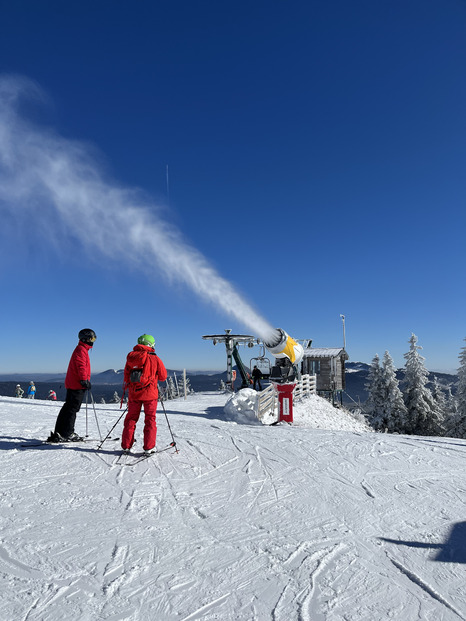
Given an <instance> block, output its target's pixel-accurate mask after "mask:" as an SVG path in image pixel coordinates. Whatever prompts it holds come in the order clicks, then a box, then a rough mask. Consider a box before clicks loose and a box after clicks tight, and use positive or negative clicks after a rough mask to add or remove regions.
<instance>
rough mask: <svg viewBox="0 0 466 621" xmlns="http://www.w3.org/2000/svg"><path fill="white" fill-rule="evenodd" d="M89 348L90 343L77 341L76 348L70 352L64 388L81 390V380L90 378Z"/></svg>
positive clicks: (90, 346)
mask: <svg viewBox="0 0 466 621" xmlns="http://www.w3.org/2000/svg"><path fill="white" fill-rule="evenodd" d="M91 348H92V345H88V344H87V343H83V342H82V341H79V343H78V345H77V347H76V349H75V350H74V352H73V353H72V354H71V359H70V363H69V365H68V371H67V373H66V378H65V388H66V389H67V390H82V389H83V387H82V386H81V380H90V379H91V361H90V360H89V350H90V349H91Z"/></svg>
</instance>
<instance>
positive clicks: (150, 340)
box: [138, 334, 155, 347]
mask: <svg viewBox="0 0 466 621" xmlns="http://www.w3.org/2000/svg"><path fill="white" fill-rule="evenodd" d="M138 343H139V345H149V347H155V339H154V337H153V336H151V335H150V334H143V335H142V336H140V337H139V338H138Z"/></svg>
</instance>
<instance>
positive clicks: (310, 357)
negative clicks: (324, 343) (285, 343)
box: [301, 347, 349, 402]
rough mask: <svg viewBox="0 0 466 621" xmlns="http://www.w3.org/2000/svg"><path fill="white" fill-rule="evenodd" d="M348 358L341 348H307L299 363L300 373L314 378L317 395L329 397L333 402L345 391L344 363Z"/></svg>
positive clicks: (341, 399)
mask: <svg viewBox="0 0 466 621" xmlns="http://www.w3.org/2000/svg"><path fill="white" fill-rule="evenodd" d="M346 360H349V356H348V354H347V353H346V351H345V350H344V348H343V347H307V348H305V349H304V356H303V359H302V362H301V373H308V374H309V375H315V376H316V390H317V393H318V394H324V395H326V396H329V397H331V399H332V401H333V402H335V398H336V396H337V395H338V394H339V395H340V402H342V401H343V395H342V391H343V390H345V388H346V384H345V361H346Z"/></svg>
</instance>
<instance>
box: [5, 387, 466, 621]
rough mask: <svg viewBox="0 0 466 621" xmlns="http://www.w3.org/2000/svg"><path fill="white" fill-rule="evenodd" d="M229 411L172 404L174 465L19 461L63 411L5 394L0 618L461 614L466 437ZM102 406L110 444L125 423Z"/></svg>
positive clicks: (43, 452) (301, 410)
mask: <svg viewBox="0 0 466 621" xmlns="http://www.w3.org/2000/svg"><path fill="white" fill-rule="evenodd" d="M226 399H227V397H226V396H225V395H223V394H219V393H207V394H195V395H192V396H190V397H188V399H187V400H182V399H180V400H178V401H170V402H167V403H166V409H167V414H168V420H169V422H170V425H171V428H172V431H173V433H174V435H175V438H176V441H177V445H178V448H179V453H174V452H173V451H166V452H164V453H161V454H159V455H156V456H154V457H151V458H150V459H148V460H146V461H144V462H141V463H139V464H137V465H135V466H133V467H128V466H122V465H119V464H117V463H116V462H117V453H118V444H119V443H118V442H116V441H110V440H109V441H107V442H106V443H105V444H104V446H103V450H102V451H101V452H99V453H97V452H96V451H95V447H96V446H97V442H89V443H86V444H81V445H65V446H47V445H46V446H43V447H38V448H22V447H21V445H22V444H27V443H29V442H30V441H31V440H32V439H34V438H43V437H46V436H47V435H48V433H49V431H50V430H51V429H53V426H54V422H55V418H56V415H57V413H58V408H59V406H60V405H61V404H57V403H50V402H45V401H42V402H41V401H28V400H24V399H22V400H18V399H14V398H10V397H0V417H1V422H2V436H1V437H0V449H1V450H0V460H1V462H0V466H1V467H0V480H1V485H0V499H1V511H0V515H1V517H0V526H1V529H0V591H1V598H0V618H1V619H2V620H5V621H13V620H15V621H16V620H20V621H63V620H66V621H70V620H76V621H78V620H79V621H95V620H108V621H117V620H119V621H120V620H128V621H129V620H134V621H136V620H138V621H139V620H148V621H149V620H150V621H154V620H155V621H164V620H167V621H172V620H173V621H175V620H177V621H188V620H194V619H197V620H200V619H202V620H213V619H216V620H221V621H229V620H257V621H265V620H269V619H270V620H274V621H290V620H299V621H321V620H329V621H330V620H331V621H377V620H385V619H394V620H396V621H411V620H422V621H439V620H442V621H449V620H452V621H453V620H455V621H456V620H457V619H466V517H465V516H466V506H465V499H466V496H465V495H464V494H465V489H466V475H465V466H464V464H465V462H464V461H463V460H464V459H465V458H466V441H462V440H457V439H448V438H442V439H436V438H426V437H422V438H420V437H407V436H389V435H381V434H376V433H371V432H369V431H367V430H366V429H365V427H364V425H363V423H361V422H357V421H355V420H354V419H352V418H351V417H350V416H349V415H348V414H346V413H345V412H344V411H341V410H335V409H333V408H331V406H330V405H329V404H328V403H326V402H324V401H322V400H321V399H319V398H317V397H312V398H310V399H309V400H308V401H307V402H302V403H301V404H298V405H297V406H296V411H295V418H296V424H295V425H293V426H290V425H286V424H285V425H284V424H281V425H277V426H272V427H270V426H263V425H261V424H258V423H257V422H256V421H254V420H250V421H248V419H247V416H244V412H243V413H242V415H241V416H238V420H237V421H236V422H235V421H234V420H232V415H231V407H230V408H228V410H227V412H225V411H224V405H225V402H226ZM230 406H231V404H230ZM96 408H97V411H96V413H97V417H98V421H99V426H100V429H101V432H102V434H106V433H107V430H109V429H110V428H111V427H112V426H113V425H114V424H115V422H116V421H117V419H118V417H119V416H120V411H119V410H118V406H117V405H114V404H113V405H100V404H99V405H97V406H96ZM141 422H142V421H141ZM85 425H86V411H85V407H84V408H83V409H82V411H81V412H80V414H79V415H78V423H77V427H76V430H77V431H78V432H79V433H81V434H84V433H85V431H86V426H85ZM121 425H122V423H120V424H119V425H118V426H117V427H116V429H115V432H114V434H113V436H115V435H120V433H121ZM158 426H159V434H158V445H159V447H162V446H165V445H167V444H168V443H169V442H170V440H171V437H170V433H169V430H168V427H167V423H166V419H165V416H164V414H163V410H162V409H160V408H159V414H158ZM88 428H89V434H90V435H91V436H92V437H93V438H98V434H99V432H98V430H97V425H96V420H95V415H94V411H93V410H92V409H91V408H89V410H88ZM137 434H138V435H137V437H138V446H139V447H141V434H142V425H141V423H140V424H139V426H138V430H137Z"/></svg>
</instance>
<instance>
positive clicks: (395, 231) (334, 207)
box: [0, 0, 466, 373]
mask: <svg viewBox="0 0 466 621" xmlns="http://www.w3.org/2000/svg"><path fill="white" fill-rule="evenodd" d="M465 67H466V2H465V1H464V0H443V1H442V2H438V1H433V0H376V1H371V0H367V1H362V0H354V1H352V2H348V1H347V0H338V1H336V0H328V1H326V2H315V1H314V0H306V1H304V0H301V1H295V0H290V1H289V2H286V3H285V2H271V1H267V2H265V1H253V2H245V1H243V0H240V1H238V2H235V3H225V2H218V1H213V0H207V1H200V2H191V1H186V0H185V1H177V0H173V1H171V2H163V3H162V2H149V1H144V2H141V1H139V2H138V1H132V2H129V1H126V0H121V1H120V0H119V1H99V0H95V1H93V2H89V1H86V0H84V1H81V2H79V3H77V2H76V3H70V2H62V1H50V2H47V3H42V2H35V1H32V0H28V1H23V0H16V2H6V1H1V2H0V77H2V79H3V80H5V79H6V80H11V79H12V78H11V76H16V78H15V79H19V80H22V81H23V82H24V83H26V84H27V83H28V82H27V81H32V83H34V84H36V85H37V87H38V88H40V89H41V95H40V98H39V97H37V95H36V97H35V98H34V97H32V98H29V99H27V98H24V99H23V104H22V105H21V106H19V105H18V106H16V107H14V109H15V114H17V115H18V118H21V119H22V120H23V121H24V123H25V124H26V127H32V128H34V131H35V132H37V133H38V135H43V136H55V137H58V138H57V140H59V141H60V142H59V143H55V144H61V145H62V147H63V145H67V147H66V148H70V149H72V145H76V144H80V145H81V146H80V149H81V151H82V152H84V153H85V156H83V157H84V159H85V160H86V162H89V167H92V168H93V169H96V170H98V175H99V179H101V180H102V179H103V180H104V181H103V184H104V187H105V188H108V192H107V195H108V196H111V195H112V192H111V190H112V188H119V189H120V190H121V189H122V188H128V189H139V190H140V191H141V193H144V196H145V199H146V200H147V202H148V203H153V204H154V207H153V210H154V213H155V212H157V219H158V220H157V221H158V222H162V223H166V225H167V226H168V227H169V228H170V230H173V229H177V230H179V232H180V234H181V235H182V237H183V239H184V240H185V242H186V243H187V244H189V245H190V246H192V247H194V248H196V249H197V251H199V252H200V253H201V254H202V255H204V257H206V259H207V261H208V262H209V263H210V264H211V265H212V266H213V267H214V268H215V269H216V270H217V271H218V273H219V274H220V275H221V276H222V277H223V278H225V279H226V280H227V281H229V282H230V283H231V284H232V285H233V287H234V288H235V289H236V290H237V291H238V292H239V293H240V295H241V296H242V297H243V298H244V299H245V300H247V301H248V302H249V303H250V304H251V305H252V306H253V307H254V309H256V310H257V312H258V313H259V314H260V315H261V316H263V317H264V318H265V320H266V321H268V322H270V323H271V325H273V326H278V327H281V328H283V329H285V330H286V331H287V332H289V333H290V334H291V335H292V336H294V337H295V338H312V339H313V341H314V345H315V346H321V347H326V346H329V347H332V346H338V345H341V344H342V324H341V320H340V314H344V315H345V316H346V337H347V350H348V353H349V355H350V359H351V360H353V361H356V360H360V361H364V362H370V360H371V359H372V357H373V356H374V355H375V354H376V353H378V354H379V355H383V353H384V351H385V350H386V349H388V350H389V351H390V353H391V354H392V356H393V358H394V361H395V364H396V365H397V366H402V365H403V364H404V359H403V354H404V353H405V352H406V351H408V349H409V344H408V340H409V338H410V336H411V333H412V332H414V333H415V334H416V335H417V336H418V338H419V344H420V345H422V346H423V352H422V353H423V355H424V356H425V358H426V366H427V368H429V369H432V370H453V369H456V368H457V366H458V355H459V352H460V349H461V347H463V346H464V342H463V339H464V337H466V322H465V305H466V304H465V303H466V294H465V285H464V280H465V277H464V271H465V259H466V250H465V247H466V244H465V237H466V216H465V213H466V209H465V208H466V205H465V197H466V175H465V170H466V114H465V111H466V77H465V71H464V69H465ZM29 84H30V82H29ZM29 90H30V89H29ZM0 93H1V85H0ZM8 119H9V117H8V114H7V113H4V114H3V115H2V117H0V123H1V124H0V132H1V131H2V130H3V129H4V128H5V126H6V125H8V123H9V120H8ZM0 135H1V134H0ZM25 136H27V133H26V134H25V133H23V134H21V138H18V140H17V141H12V142H13V144H10V145H9V146H8V147H5V144H4V143H2V144H3V146H2V153H1V154H0V155H1V157H0V162H2V158H3V162H5V157H6V155H5V153H6V151H7V150H8V149H12V150H13V151H14V150H15V149H16V148H17V147H18V145H19V143H20V142H21V143H24V142H25ZM44 140H45V139H44ZM26 141H27V140H26ZM9 153H10V152H9ZM18 162H20V164H19V166H20V165H21V156H18ZM167 166H168V171H169V174H168V181H169V183H168V188H167V175H166V170H167ZM29 167H30V164H29V162H28V161H26V162H25V163H24V164H23V168H24V169H25V170H23V171H21V172H22V174H23V175H26V174H27V172H28V170H29ZM0 170H2V182H3V186H5V184H6V185H7V186H9V185H10V184H9V183H8V175H10V173H11V170H10V169H9V168H3V169H2V164H1V163H0ZM19 178H20V175H19V174H18V175H16V176H13V178H12V181H11V187H9V194H8V196H9V197H11V196H13V195H14V196H15V201H16V200H17V203H16V202H15V204H14V205H13V203H12V202H11V201H10V200H9V199H8V198H5V194H4V195H3V200H0V210H1V212H2V220H3V224H2V225H1V231H0V242H1V247H0V259H1V262H0V288H1V294H2V296H1V297H2V322H1V326H0V339H1V355H0V372H3V373H7V372H20V371H21V372H23V371H24V372H29V371H31V372H32V371H36V372H48V371H63V370H65V369H66V365H67V363H68V359H69V356H70V354H71V351H72V349H73V348H74V346H75V343H76V341H77V338H76V335H77V332H78V331H79V329H81V328H83V327H92V328H93V329H94V330H95V331H96V333H97V336H98V340H97V343H96V346H95V347H94V351H93V353H92V365H93V370H94V371H103V370H105V369H107V368H121V367H122V366H123V364H124V360H125V356H126V353H127V352H128V351H129V350H130V349H131V347H132V346H133V345H134V344H135V342H136V339H137V336H139V334H141V333H143V332H149V333H151V334H153V335H154V336H155V338H156V341H157V351H158V353H159V355H160V356H161V357H162V359H163V360H164V362H165V363H166V365H167V366H169V367H170V368H183V367H186V368H188V369H202V368H204V369H219V368H223V367H224V365H225V355H224V351H222V350H221V348H219V347H218V346H217V348H214V347H213V346H212V345H211V343H209V342H205V341H203V340H202V339H201V336H202V335H203V334H209V333H215V332H222V331H223V329H224V328H232V329H233V331H234V332H243V333H251V329H250V328H249V327H248V326H245V325H243V324H242V322H241V321H239V320H237V319H235V318H231V317H229V316H228V315H226V313H225V312H224V310H223V309H221V308H220V307H218V306H217V305H216V304H212V303H210V302H208V301H206V300H205V297H204V296H202V295H198V294H196V293H195V292H194V291H193V290H192V288H190V287H188V286H186V285H185V284H184V283H183V282H182V281H180V280H179V279H177V278H176V277H175V278H174V279H173V280H172V281H171V282H170V280H169V279H168V278H167V277H166V275H165V274H164V273H163V270H161V269H160V268H159V267H158V266H157V264H156V263H154V265H153V267H152V262H153V261H152V256H151V255H147V254H146V252H145V250H144V249H141V253H142V257H141V259H142V261H143V262H144V261H145V265H144V269H140V270H139V269H137V267H135V266H134V265H132V264H130V262H129V261H128V259H127V257H126V256H125V255H124V251H123V249H122V252H116V253H115V254H116V256H113V257H108V256H106V254H105V252H102V251H101V248H97V247H96V246H95V245H93V243H89V245H86V241H87V239H89V240H94V237H95V236H97V235H98V234H99V231H102V230H106V231H108V230H109V223H110V222H111V220H112V214H111V207H109V205H110V204H111V200H110V201H109V203H108V204H106V205H105V207H102V206H101V204H100V202H99V206H98V208H97V206H96V210H95V212H93V210H92V209H91V208H89V209H88V211H86V217H82V218H76V219H75V221H74V223H73V225H72V226H70V220H68V221H67V224H63V222H62V221H61V220H60V217H59V216H58V215H57V213H56V211H55V208H54V209H50V208H49V204H48V201H49V197H48V196H47V195H42V193H41V191H38V192H37V193H35V194H34V200H31V194H30V193H29V194H28V195H27V196H25V198H24V199H23V198H21V197H19V198H18V195H19V194H20V187H18V188H16V187H15V184H18V183H19V182H18V179H19ZM86 179H87V180H88V179H89V175H88V176H87V177H86ZM21 183H23V182H21ZM20 185H21V184H20ZM84 185H85V184H84ZM59 200H60V199H58V201H59ZM155 206H157V208H156V207H155ZM67 209H70V208H69V207H67ZM116 222H117V223H118V222H119V220H118V219H116ZM110 226H111V225H110ZM121 229H122V227H121V226H120V227H119V230H115V232H114V236H115V238H118V240H119V241H118V244H119V245H120V244H121V239H120V238H121V237H122V236H123V237H124V234H125V231H124V230H121ZM112 234H113V233H112ZM107 245H108V244H107ZM119 247H120V246H118V248H119ZM148 264H149V265H148ZM244 357H245V359H246V360H248V359H249V357H250V352H249V351H248V352H247V353H246V354H245V356H244Z"/></svg>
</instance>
